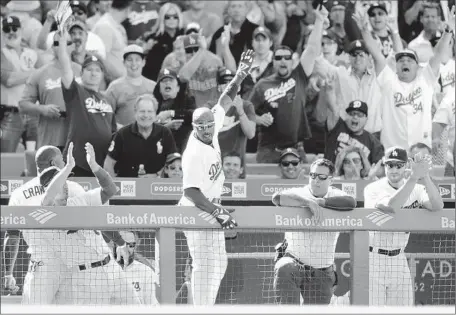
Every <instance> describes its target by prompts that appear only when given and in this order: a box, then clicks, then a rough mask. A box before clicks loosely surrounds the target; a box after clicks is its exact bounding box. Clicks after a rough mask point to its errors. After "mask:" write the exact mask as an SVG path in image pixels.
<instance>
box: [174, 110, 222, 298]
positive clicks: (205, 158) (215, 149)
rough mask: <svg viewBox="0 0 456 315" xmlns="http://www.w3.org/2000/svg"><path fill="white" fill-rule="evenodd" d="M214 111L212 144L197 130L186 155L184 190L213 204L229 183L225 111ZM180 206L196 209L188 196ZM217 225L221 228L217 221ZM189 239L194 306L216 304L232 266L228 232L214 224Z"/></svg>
mask: <svg viewBox="0 0 456 315" xmlns="http://www.w3.org/2000/svg"><path fill="white" fill-rule="evenodd" d="M212 112H213V113H214V122H215V129H214V138H213V141H212V145H207V144H205V143H203V142H202V141H200V140H198V139H197V138H196V135H195V132H194V131H193V132H192V133H191V134H190V137H189V139H188V142H187V147H186V149H185V151H184V154H183V156H182V171H183V189H186V188H191V187H195V188H199V189H200V190H201V192H202V193H203V195H204V196H205V197H206V198H207V199H209V200H210V201H214V200H215V199H219V198H220V196H221V194H222V188H223V182H224V180H225V175H224V173H223V169H222V158H221V152H220V146H219V142H218V133H219V131H220V129H221V128H222V127H223V120H224V118H225V110H224V109H223V108H222V107H221V106H220V104H217V105H215V106H214V107H213V108H212ZM179 205H180V206H194V204H193V202H192V201H190V200H189V199H188V198H186V197H185V196H182V198H181V199H180V201H179ZM214 221H215V220H214ZM215 224H217V225H218V223H216V222H215ZM185 236H186V238H187V244H188V247H189V250H190V255H191V256H192V258H193V264H192V267H193V270H192V292H193V304H194V305H214V303H215V299H216V298H217V293H218V290H219V287H220V282H221V281H222V279H223V276H224V275H225V271H226V267H227V265H228V256H227V254H226V250H225V233H224V232H223V230H222V229H221V227H220V226H216V225H214V230H208V229H206V230H204V231H185Z"/></svg>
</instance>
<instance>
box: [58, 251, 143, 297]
mask: <svg viewBox="0 0 456 315" xmlns="http://www.w3.org/2000/svg"><path fill="white" fill-rule="evenodd" d="M88 265H90V263H89V264H86V266H88ZM59 294H60V295H62V296H64V297H65V300H68V298H67V297H69V296H71V297H72V301H71V302H70V304H84V305H110V304H115V305H132V304H141V302H140V299H139V297H138V295H137V293H136V292H135V290H134V288H133V286H132V285H131V283H128V281H127V278H126V277H125V274H124V272H123V270H122V268H121V267H120V266H119V264H118V263H117V262H116V261H115V260H114V259H112V258H110V260H109V262H108V263H107V264H105V265H103V266H99V267H94V268H90V267H88V268H86V269H84V270H81V268H80V267H79V266H75V267H73V268H72V274H71V280H70V281H68V282H66V284H65V286H64V288H62V289H61V290H60V293H59Z"/></svg>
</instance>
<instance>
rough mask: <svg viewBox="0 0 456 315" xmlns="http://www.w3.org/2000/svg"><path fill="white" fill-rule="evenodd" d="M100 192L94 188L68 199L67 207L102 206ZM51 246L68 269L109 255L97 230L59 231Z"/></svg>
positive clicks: (99, 189) (106, 246)
mask: <svg viewBox="0 0 456 315" xmlns="http://www.w3.org/2000/svg"><path fill="white" fill-rule="evenodd" d="M100 192H101V188H96V189H92V190H89V191H87V192H83V193H82V194H79V195H77V196H74V197H71V198H68V201H67V206H70V207H72V206H95V207H96V206H102V205H103V204H102V203H101V196H100ZM53 244H54V246H55V250H56V251H57V252H58V255H59V256H60V258H61V259H62V260H63V262H64V263H65V264H66V265H67V266H68V267H74V266H78V265H82V264H86V263H91V262H94V261H100V260H103V259H104V258H106V256H108V255H109V254H110V253H111V251H110V249H109V247H108V244H106V242H105V240H104V238H103V235H102V233H101V232H100V231H97V230H73V231H66V230H59V231H58V232H57V233H55V235H54V243H53Z"/></svg>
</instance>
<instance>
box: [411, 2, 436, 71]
mask: <svg viewBox="0 0 456 315" xmlns="http://www.w3.org/2000/svg"><path fill="white" fill-rule="evenodd" d="M421 12H422V15H421V18H420V22H421V24H422V25H423V30H422V31H421V33H420V35H418V37H417V38H415V39H414V40H412V41H411V42H410V43H409V45H408V48H410V49H412V50H414V51H416V54H417V55H418V60H419V62H420V63H425V62H428V61H429V59H431V57H432V56H433V55H434V52H433V50H432V45H431V42H430V40H431V39H432V38H433V37H434V36H435V35H436V34H437V32H439V26H440V23H441V17H440V8H439V5H438V4H435V3H428V2H425V3H424V4H423V6H422V9H421Z"/></svg>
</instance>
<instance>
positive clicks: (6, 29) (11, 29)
mask: <svg viewBox="0 0 456 315" xmlns="http://www.w3.org/2000/svg"><path fill="white" fill-rule="evenodd" d="M18 29H19V27H17V26H5V27H3V28H2V31H3V32H4V33H6V34H8V33H11V32H13V33H16V32H17V30H18Z"/></svg>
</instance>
